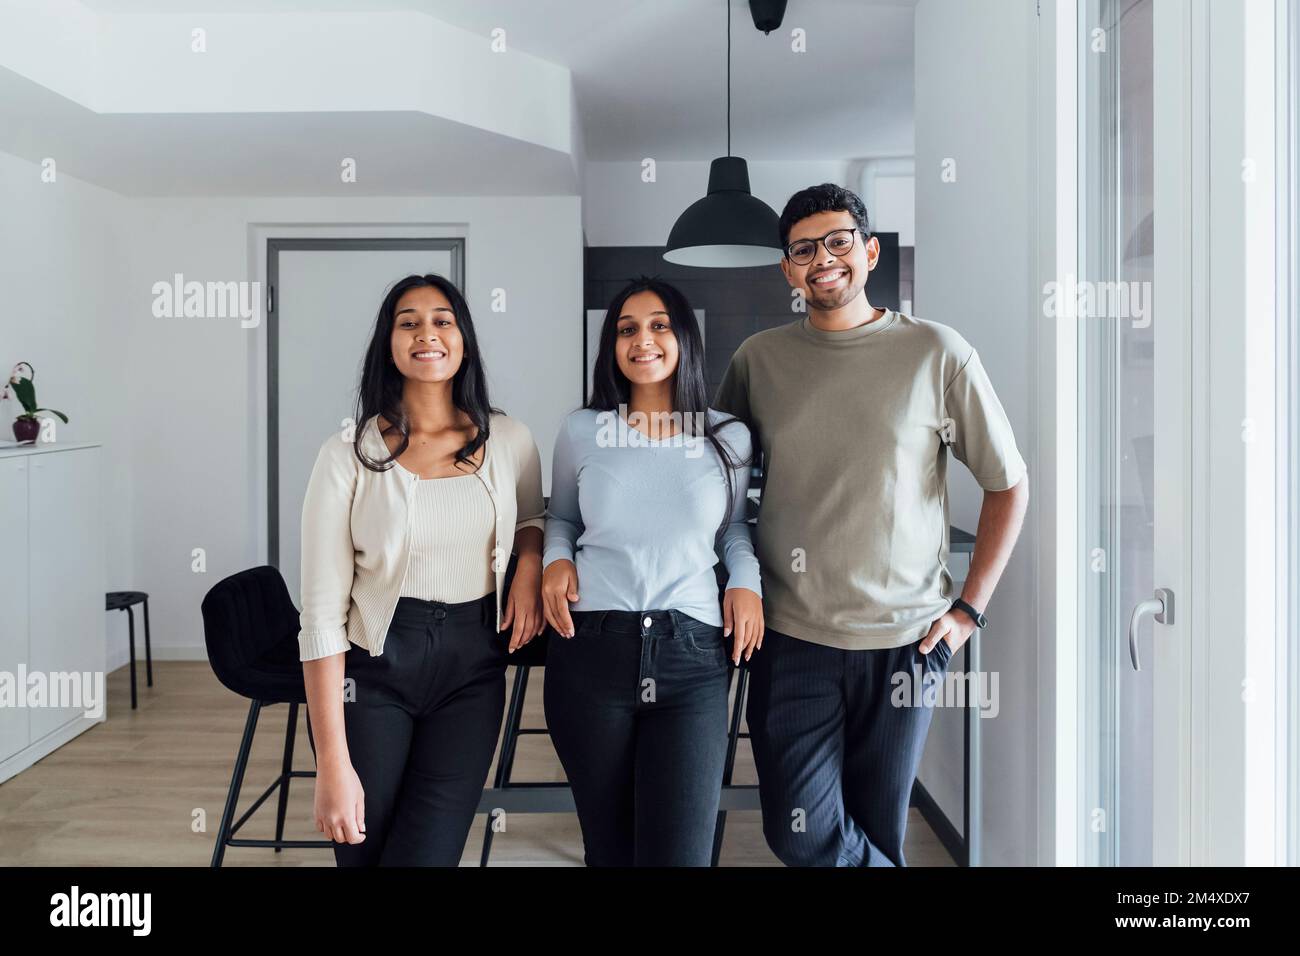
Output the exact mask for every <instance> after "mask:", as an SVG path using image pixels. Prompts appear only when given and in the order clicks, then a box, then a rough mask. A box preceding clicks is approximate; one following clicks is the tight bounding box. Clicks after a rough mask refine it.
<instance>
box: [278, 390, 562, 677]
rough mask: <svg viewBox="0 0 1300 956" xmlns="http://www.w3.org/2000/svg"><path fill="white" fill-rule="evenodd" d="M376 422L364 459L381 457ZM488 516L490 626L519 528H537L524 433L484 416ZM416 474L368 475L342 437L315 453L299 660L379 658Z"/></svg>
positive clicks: (535, 475)
mask: <svg viewBox="0 0 1300 956" xmlns="http://www.w3.org/2000/svg"><path fill="white" fill-rule="evenodd" d="M377 419H378V416H373V417H371V418H370V419H368V420H367V421H366V422H365V423H364V425H363V426H362V428H361V429H360V434H359V437H358V439H357V440H358V441H360V442H362V446H361V447H362V450H364V451H365V452H366V453H367V455H368V456H369V457H370V458H372V459H379V460H382V459H384V458H386V457H388V454H389V451H388V446H387V445H386V444H385V443H384V439H383V437H382V436H381V435H380V434H379V428H378V423H377ZM476 474H477V475H478V477H479V478H480V480H482V482H483V484H484V485H485V486H486V487H487V491H488V496H489V497H490V498H491V499H492V503H493V507H494V508H495V510H496V545H495V548H494V550H493V552H492V553H493V570H494V571H495V573H496V604H497V614H496V620H497V629H498V630H500V628H501V612H502V593H501V592H502V588H503V584H504V581H505V572H506V564H507V562H508V561H509V559H510V553H511V551H512V550H513V547H514V537H515V532H516V531H517V530H518V529H520V528H542V527H543V526H544V524H545V509H544V506H543V502H542V466H541V459H540V456H539V455H538V453H537V444H536V443H535V442H534V441H533V436H532V433H531V432H530V431H529V430H528V427H527V426H526V425H524V424H523V423H522V422H519V421H516V420H515V419H513V418H509V417H507V416H506V415H501V414H493V415H492V416H491V418H490V419H489V425H488V440H487V443H486V445H485V447H484V452H483V462H482V464H481V465H480V466H479V469H478V471H477V472H476ZM418 480H419V477H418V476H417V475H414V474H410V473H408V472H406V471H404V470H403V469H400V468H397V467H390V468H389V469H388V470H387V471H371V470H370V469H369V468H367V467H365V466H364V465H363V464H361V462H359V461H358V460H357V457H356V454H355V453H354V451H353V447H352V442H351V441H349V440H348V439H347V438H346V436H345V435H343V434H342V433H338V434H334V435H331V436H330V437H329V438H327V439H326V440H325V442H324V443H323V444H322V445H321V447H320V452H319V453H318V454H317V456H316V464H315V465H314V466H313V467H312V473H311V478H310V479H309V481H308V482H307V495H306V499H305V500H304V501H303V505H302V591H301V593H302V614H301V615H300V618H299V623H300V625H301V630H300V631H299V632H298V647H299V659H300V660H304V661H310V660H316V659H317V658H321V657H328V656H330V655H331V654H340V653H343V652H344V651H346V650H347V649H348V647H349V642H350V643H351V644H357V645H359V646H361V647H364V648H366V649H367V650H369V651H370V654H371V656H377V655H379V654H380V653H382V651H383V648H384V638H385V637H386V635H387V634H388V625H389V624H390V622H391V621H392V618H393V610H394V608H395V607H396V606H397V599H398V593H399V592H400V591H401V588H402V582H403V580H404V578H405V576H406V565H407V562H408V560H409V559H410V546H411V541H410V524H409V504H410V502H411V500H412V495H413V493H414V491H415V482H416V481H418Z"/></svg>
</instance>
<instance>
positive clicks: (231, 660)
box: [202, 565, 334, 867]
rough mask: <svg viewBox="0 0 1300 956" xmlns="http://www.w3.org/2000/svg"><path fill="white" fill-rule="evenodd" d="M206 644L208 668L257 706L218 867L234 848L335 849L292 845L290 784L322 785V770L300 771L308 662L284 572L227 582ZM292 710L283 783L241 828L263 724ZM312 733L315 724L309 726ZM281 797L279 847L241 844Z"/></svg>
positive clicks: (213, 601)
mask: <svg viewBox="0 0 1300 956" xmlns="http://www.w3.org/2000/svg"><path fill="white" fill-rule="evenodd" d="M202 608H203V637H204V640H205V641H206V643H207V647H208V661H209V663H211V665H212V670H213V672H214V673H216V675H217V679H218V680H220V681H221V683H222V684H224V685H225V686H226V687H228V688H230V689H231V690H233V691H234V692H235V693H236V694H239V695H240V696H241V697H247V698H248V700H249V706H248V719H247V720H246V721H245V723H244V736H243V739H242V740H241V741H240V744H239V753H238V755H237V756H236V758H235V769H234V772H233V774H232V775H231V778H230V790H229V792H228V794H227V795H226V806H225V810H224V811H223V812H222V815H221V827H220V829H219V830H218V831H217V845H216V847H215V848H214V849H213V851H212V866H213V867H219V866H221V862H222V859H223V858H224V857H225V853H226V847H228V846H261V847H274V848H275V852H276V853H279V852H280V850H281V849H283V848H284V847H311V848H323V849H331V848H333V846H334V844H333V842H332V841H330V840H286V839H284V816H285V810H286V808H287V807H288V804H289V783H290V781H291V780H292V779H293V778H294V777H315V776H316V771H314V770H294V769H293V745H294V738H295V736H296V734H297V729H298V705H299V704H303V705H306V703H307V689H306V687H305V686H304V685H303V677H302V662H301V661H300V660H299V658H298V629H299V619H298V609H297V608H296V607H295V606H294V603H293V600H292V599H291V598H290V597H289V589H288V588H287V587H286V586H285V583H284V578H283V577H281V575H280V572H279V571H278V570H277V569H276V568H273V567H271V566H270V565H263V566H262V567H258V568H250V569H248V570H247V571H240V572H239V573H238V574H232V575H231V576H230V577H228V578H225V579H224V580H222V581H219V582H218V583H217V584H216V585H214V586H213V587H212V589H211V590H210V591H208V593H207V596H206V597H204V599H203V606H202ZM271 704H288V705H289V722H288V726H287V727H286V728H285V735H284V757H283V760H282V762H281V766H280V775H279V776H278V777H277V778H276V779H275V781H274V782H272V783H271V785H270V786H269V787H267V788H266V790H264V791H263V792H262V795H261V796H260V797H258V798H257V800H256V801H254V803H253V805H252V806H251V807H249V808H248V810H246V811H245V812H244V815H243V816H241V817H240V818H239V820H238V821H235V820H234V816H235V810H236V809H237V806H238V803H239V792H240V789H241V788H242V787H243V783H244V771H245V769H246V768H247V766H248V754H249V752H250V751H251V750H252V748H253V735H254V733H255V732H256V730H257V719H258V716H259V715H260V714H261V712H262V708H263V707H264V706H269V705H271ZM307 731H308V734H309V735H310V733H311V724H310V722H309V723H308V726H307ZM277 789H278V790H279V791H280V799H279V807H278V810H277V813H276V818H275V839H274V840H249V839H237V838H236V837H235V834H236V833H238V832H239V828H240V827H242V826H243V825H244V823H245V822H246V821H247V820H248V818H249V817H251V816H252V815H253V813H255V812H256V811H257V809H258V808H259V807H261V805H262V804H263V803H265V802H266V800H267V798H268V797H270V796H271V794H272V793H273V792H275V791H276V790H277Z"/></svg>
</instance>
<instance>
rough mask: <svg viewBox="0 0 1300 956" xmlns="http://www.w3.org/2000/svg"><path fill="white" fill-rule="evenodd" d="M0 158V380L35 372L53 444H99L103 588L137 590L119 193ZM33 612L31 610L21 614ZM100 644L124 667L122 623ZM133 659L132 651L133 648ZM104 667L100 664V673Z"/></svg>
mask: <svg viewBox="0 0 1300 956" xmlns="http://www.w3.org/2000/svg"><path fill="white" fill-rule="evenodd" d="M41 174H42V167H41V166H40V165H38V164H35V163H30V162H27V161H26V160H23V159H18V158H17V157H14V156H10V155H9V154H8V153H0V209H3V215H2V216H0V289H3V290H4V299H3V306H0V379H3V380H4V381H8V378H9V372H10V370H11V369H12V368H13V366H14V365H15V364H16V363H18V362H20V361H25V362H30V363H31V365H32V366H33V367H34V368H35V370H36V379H35V383H36V398H37V400H38V402H39V404H40V405H41V406H42V407H45V408H57V409H58V410H59V411H61V412H63V413H64V414H65V415H67V416H68V423H67V424H66V425H65V424H64V423H63V422H62V421H60V420H59V419H57V418H55V419H53V421H54V425H55V427H56V441H59V442H83V441H94V442H100V443H102V444H103V446H104V447H103V450H102V455H101V459H100V460H101V462H102V465H103V469H104V473H103V481H104V493H103V495H104V496H103V500H104V501H105V502H107V503H111V505H112V506H111V507H108V508H106V510H105V513H104V531H105V539H106V555H107V562H108V576H107V579H106V582H107V583H106V587H107V588H108V589H109V590H128V589H144V588H143V587H142V585H140V584H139V582H138V581H137V579H136V575H135V554H134V549H133V547H132V529H133V526H134V516H133V514H132V505H133V497H132V493H131V488H132V471H131V462H130V457H129V455H130V446H131V442H132V435H133V433H134V432H135V431H137V430H142V429H143V430H148V429H152V428H154V427H155V425H154V422H153V417H154V414H155V413H156V412H157V410H151V413H150V414H149V415H148V416H147V417H143V418H137V417H136V416H134V415H133V414H132V405H131V402H130V397H129V393H130V390H131V381H132V379H133V377H134V376H135V375H137V374H142V373H144V370H143V369H141V368H140V365H139V364H138V363H137V362H135V361H134V360H133V359H132V357H131V356H129V355H128V342H127V337H126V335H125V334H124V333H125V331H126V322H125V316H124V315H123V312H122V308H121V305H122V293H123V289H124V285H123V282H122V266H123V262H124V256H123V248H122V243H121V241H120V239H121V232H120V225H121V218H122V215H123V213H124V211H125V208H126V202H125V200H123V199H122V197H120V196H118V195H116V194H115V193H111V192H108V191H107V190H104V189H100V188H99V187H98V186H92V185H89V184H87V183H84V182H81V181H79V180H77V179H73V178H72V177H71V176H67V175H65V174H62V173H59V172H58V168H57V166H56V167H55V178H54V181H53V182H43V181H42V176H41ZM21 412H22V407H21V406H20V405H19V404H18V401H17V399H10V400H8V401H0V430H2V431H0V434H2V435H3V437H4V438H5V439H6V440H8V441H13V437H14V435H13V420H14V418H15V417H16V416H17V415H18V414H20V413H21ZM33 613H36V612H35V610H33ZM107 627H108V635H109V648H110V650H120V653H121V659H122V660H125V659H126V620H125V615H122V614H114V615H112V616H111V617H109V618H108V621H107ZM140 651H141V653H142V654H143V651H144V645H143V643H141V644H140ZM110 666H111V665H110Z"/></svg>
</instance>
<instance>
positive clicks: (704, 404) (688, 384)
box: [583, 275, 749, 539]
mask: <svg viewBox="0 0 1300 956" xmlns="http://www.w3.org/2000/svg"><path fill="white" fill-rule="evenodd" d="M638 292H653V293H654V294H655V295H657V296H659V299H660V300H661V301H662V302H663V304H664V308H665V309H666V310H667V311H668V319H669V323H668V324H669V327H670V328H671V329H672V332H673V336H674V337H675V338H676V339H677V370H676V372H674V373H673V411H674V412H678V413H679V414H681V416H682V428H683V432H684V433H685V434H687V435H694V434H696V433H697V432H698V431H699V428H700V427H701V423H702V428H703V437H704V438H705V439H707V440H708V442H709V443H710V444H711V445H712V446H713V449H714V451H716V452H717V453H718V459H719V461H720V462H721V463H722V466H723V467H722V476H723V478H724V480H725V481H726V485H727V509H726V512H725V513H724V514H723V516H722V523H721V524H720V525H719V526H718V531H717V534H718V535H721V534H722V532H723V530H725V528H726V526H727V524H728V522H730V520H731V509H732V507H733V505H734V502H733V499H734V498H735V494H736V489H735V482H734V481H733V480H732V475H731V469H732V468H739V467H740V466H742V465H747V464H749V461H746V460H742V459H741V458H740V457H739V456H738V455H737V454H736V453H735V452H734V451H733V450H732V448H731V447H730V446H729V445H728V444H727V443H726V442H724V441H722V440H721V439H720V438H719V437H718V434H717V432H718V430H719V429H720V428H722V426H723V425H727V424H730V423H731V422H733V421H740V419H738V418H736V417H735V416H731V415H728V416H727V417H725V418H722V419H720V420H719V421H718V422H717V424H714V423H713V422H711V421H709V414H708V411H709V394H708V387H707V386H706V385H705V380H704V342H703V340H702V339H701V338H700V326H699V323H698V322H697V321H696V320H695V313H694V312H693V311H692V310H691V306H690V303H689V302H687V300H686V296H685V294H684V293H683V292H682V291H681V290H680V289H678V288H677V287H676V286H674V285H672V284H671V283H669V282H665V281H664V280H663V279H661V278H659V277H658V276H645V275H642V276H637V277H636V278H635V279H632V280H630V281H629V282H628V284H627V285H626V286H624V287H623V288H622V289H620V290H619V292H618V294H617V295H615V296H614V300H613V301H612V302H610V304H609V308H608V309H607V310H606V312H605V321H604V323H602V325H601V327H600V345H599V346H598V347H597V349H596V365H595V368H594V369H593V370H592V375H591V397H590V398H589V399H587V404H586V405H585V406H583V407H585V408H591V409H595V410H597V411H602V412H608V411H616V410H617V408H618V406H619V405H626V404H627V403H628V400H629V397H630V395H631V392H632V383H631V382H630V381H628V378H627V376H626V375H624V374H623V372H622V370H621V369H619V367H618V358H617V356H616V355H615V354H614V340H615V338H616V337H617V335H618V317H619V316H620V315H622V314H623V305H624V304H625V303H626V302H627V300H628V299H629V298H631V297H632V296H634V295H636V294H637V293H638ZM715 539H716V535H715Z"/></svg>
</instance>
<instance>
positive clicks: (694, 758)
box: [544, 610, 731, 866]
mask: <svg viewBox="0 0 1300 956" xmlns="http://www.w3.org/2000/svg"><path fill="white" fill-rule="evenodd" d="M573 619H574V631H575V634H574V636H573V637H571V638H564V637H560V636H559V635H558V634H555V633H552V634H551V635H550V639H549V644H548V646H547V658H546V683H545V692H544V703H545V708H546V725H547V727H548V728H549V730H550V733H551V740H552V742H553V743H554V745H555V752H556V754H557V755H558V756H559V758H560V762H561V763H562V764H563V765H564V771H565V774H566V775H567V776H568V779H569V784H570V786H571V787H572V788H573V800H574V803H575V804H576V806H577V810H578V822H579V824H580V825H581V827H582V841H583V845H584V848H585V860H586V862H587V865H588V866H708V865H709V864H710V863H711V861H712V850H713V833H714V825H715V822H716V818H717V812H718V801H719V799H720V797H721V792H722V770H723V763H724V761H725V759H726V752H727V693H728V689H729V685H730V677H731V673H730V667H731V662H730V659H729V658H728V656H727V651H726V646H725V645H724V641H723V637H722V628H720V627H716V626H714V625H710V624H705V623H704V622H702V621H698V620H696V619H695V618H693V617H691V616H690V615H687V614H683V613H682V612H680V611H676V610H654V611H640V612H631V611H587V612H574V613H573Z"/></svg>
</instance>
